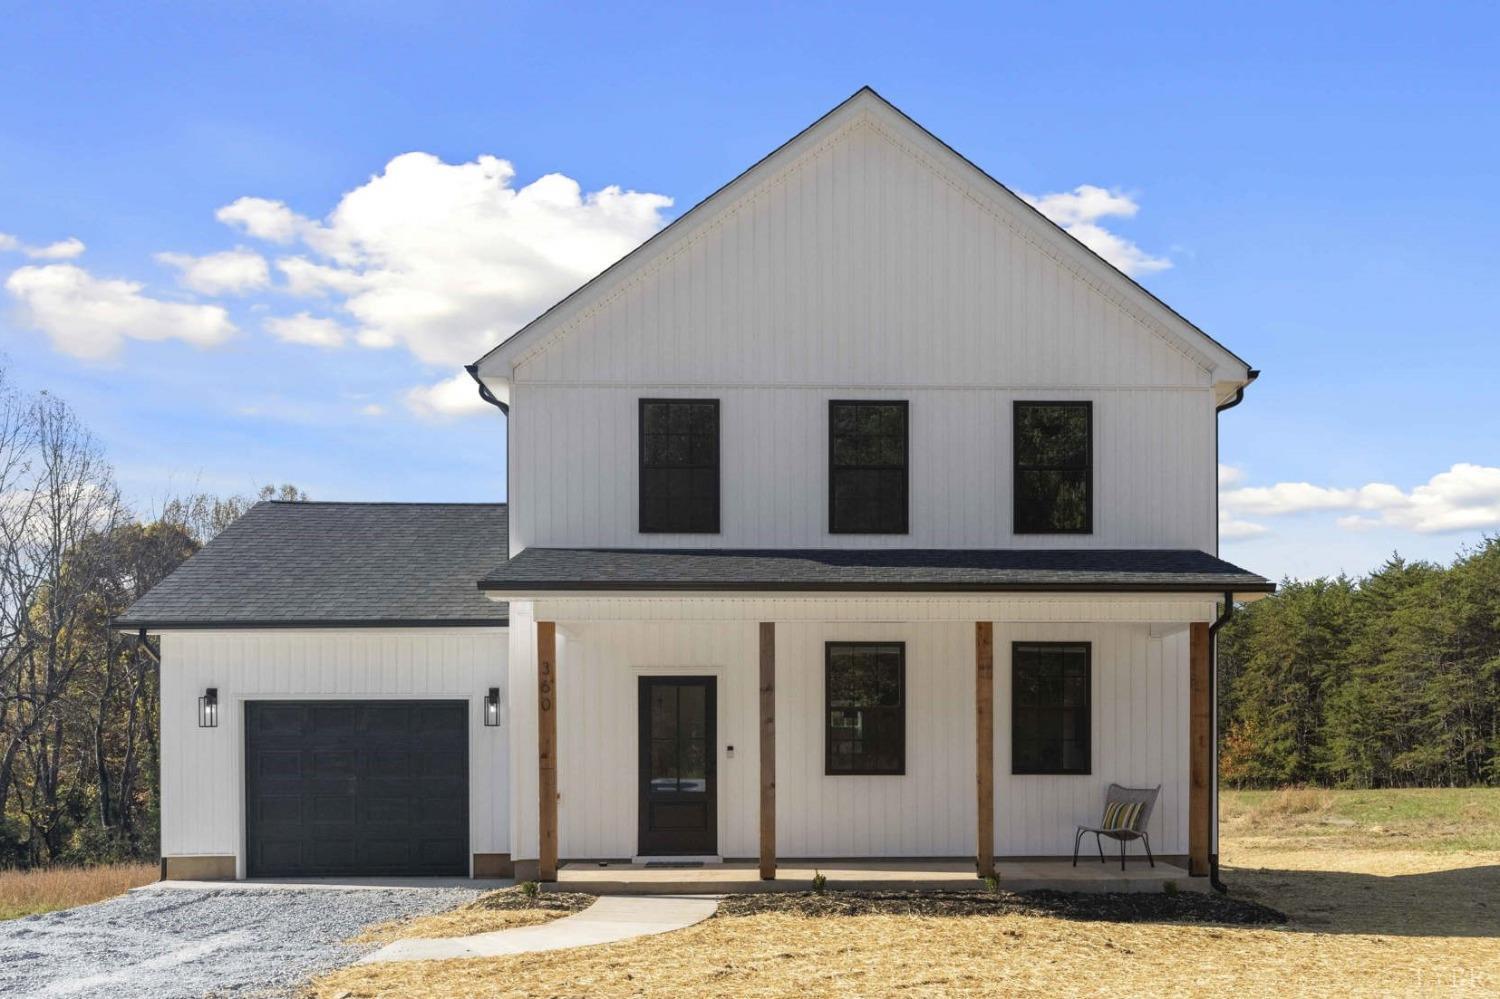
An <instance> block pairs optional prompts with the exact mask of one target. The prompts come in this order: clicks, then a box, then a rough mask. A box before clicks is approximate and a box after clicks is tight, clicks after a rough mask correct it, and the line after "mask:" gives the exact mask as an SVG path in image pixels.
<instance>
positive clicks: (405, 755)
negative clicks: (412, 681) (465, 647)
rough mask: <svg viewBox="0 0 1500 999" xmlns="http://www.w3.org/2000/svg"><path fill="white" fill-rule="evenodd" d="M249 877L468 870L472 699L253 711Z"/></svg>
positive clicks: (248, 724) (273, 706)
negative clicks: (469, 733) (469, 726)
mask: <svg viewBox="0 0 1500 999" xmlns="http://www.w3.org/2000/svg"><path fill="white" fill-rule="evenodd" d="M245 770H246V773H245V797H246V809H245V816H246V829H245V842H246V848H247V850H248V863H247V865H246V866H247V868H248V873H249V876H250V877H297V876H311V875H320V876H321V875H351V874H382V875H390V874H421V875H458V876H463V875H467V874H468V873H469V737H468V705H467V703H466V702H464V701H251V702H248V703H247V704H246V705H245Z"/></svg>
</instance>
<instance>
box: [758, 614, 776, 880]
mask: <svg viewBox="0 0 1500 999" xmlns="http://www.w3.org/2000/svg"><path fill="white" fill-rule="evenodd" d="M760 876H761V879H762V880H764V881H774V880H776V625H775V623H774V622H771V621H762V622H761V625H760Z"/></svg>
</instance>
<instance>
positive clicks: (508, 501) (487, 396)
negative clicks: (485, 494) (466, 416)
mask: <svg viewBox="0 0 1500 999" xmlns="http://www.w3.org/2000/svg"><path fill="white" fill-rule="evenodd" d="M464 370H465V371H467V372H468V373H469V377H470V378H472V379H474V384H475V385H478V386H479V398H481V399H483V400H484V401H485V402H487V403H489V404H490V405H491V406H494V407H495V408H496V409H498V410H500V412H502V413H504V414H505V522H506V524H507V525H510V524H514V523H515V522H516V518H515V512H516V501H515V497H513V496H511V494H510V407H509V406H507V405H506V404H505V403H503V402H501V401H500V400H499V399H496V398H495V393H493V392H491V391H490V387H489V386H488V385H486V384H485V383H484V381H483V380H482V379H481V378H480V377H479V365H477V364H465V365H464ZM505 546H506V552H505V557H506V558H507V559H509V558H510V538H509V537H507V538H506V539H505Z"/></svg>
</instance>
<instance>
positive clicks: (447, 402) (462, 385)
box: [406, 371, 490, 419]
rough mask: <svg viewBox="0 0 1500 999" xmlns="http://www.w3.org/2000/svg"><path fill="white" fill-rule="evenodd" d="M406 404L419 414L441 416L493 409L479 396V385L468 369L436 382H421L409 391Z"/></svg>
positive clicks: (446, 416)
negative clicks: (429, 383)
mask: <svg viewBox="0 0 1500 999" xmlns="http://www.w3.org/2000/svg"><path fill="white" fill-rule="evenodd" d="M406 408H407V409H410V410H411V411H412V412H413V413H416V414H417V415H418V416H422V417H426V418H428V419H441V418H449V417H457V416H473V415H474V414H476V413H483V412H486V411H487V410H489V409H490V404H489V403H487V402H485V401H484V400H483V399H481V398H479V385H478V384H477V383H476V382H475V381H474V379H473V378H471V377H469V373H468V372H467V371H461V372H459V373H458V374H456V375H454V376H453V377H452V378H445V379H443V380H442V381H440V382H438V383H437V384H436V385H422V386H418V387H417V388H414V389H411V390H410V391H408V392H407V393H406Z"/></svg>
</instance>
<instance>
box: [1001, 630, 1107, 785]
mask: <svg viewBox="0 0 1500 999" xmlns="http://www.w3.org/2000/svg"><path fill="white" fill-rule="evenodd" d="M1089 656H1090V646H1089V645H1088V644H1086V643H1062V642H1017V643H1015V644H1014V645H1012V646H1011V772H1012V773H1017V774H1087V773H1089V772H1090V761H1089V726H1090V713H1089Z"/></svg>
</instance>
